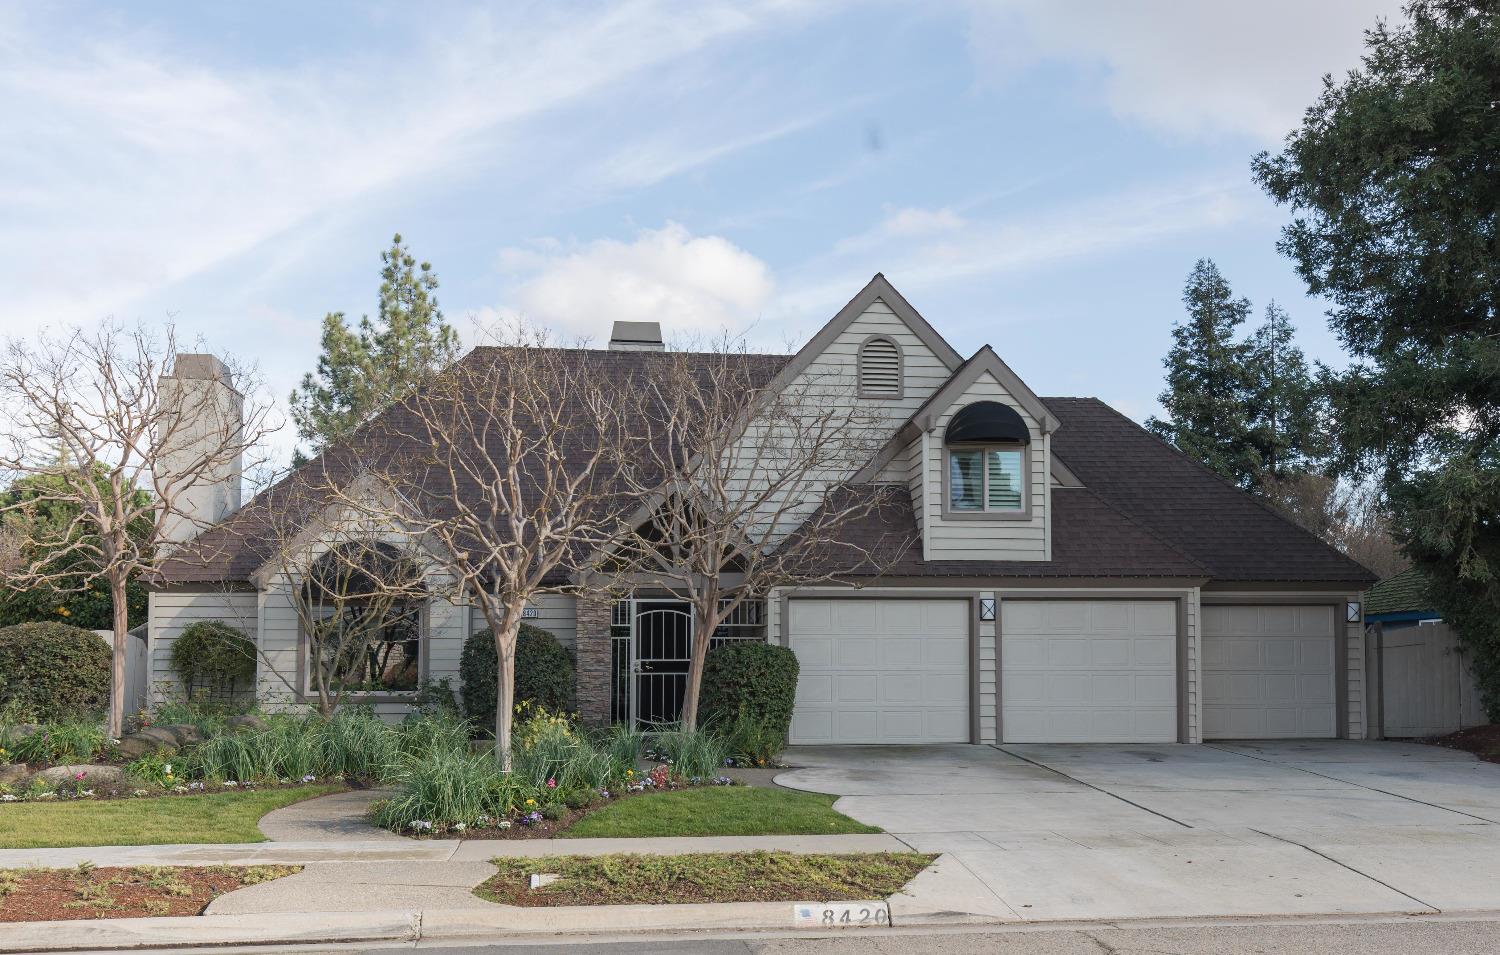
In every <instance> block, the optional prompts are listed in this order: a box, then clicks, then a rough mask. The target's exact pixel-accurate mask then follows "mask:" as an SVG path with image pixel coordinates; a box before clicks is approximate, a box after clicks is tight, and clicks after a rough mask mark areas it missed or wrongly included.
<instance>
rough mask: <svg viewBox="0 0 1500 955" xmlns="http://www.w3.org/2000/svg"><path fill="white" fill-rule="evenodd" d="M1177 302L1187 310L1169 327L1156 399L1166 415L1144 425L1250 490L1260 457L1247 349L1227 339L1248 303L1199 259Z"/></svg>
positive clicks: (1245, 315) (1246, 311)
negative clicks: (1169, 345) (1161, 382)
mask: <svg viewBox="0 0 1500 955" xmlns="http://www.w3.org/2000/svg"><path fill="white" fill-rule="evenodd" d="M1182 303H1183V305H1184V306H1186V308H1187V313H1188V316H1187V319H1186V320H1184V321H1180V322H1177V323H1175V324H1173V326H1172V339H1173V344H1172V349H1171V350H1170V351H1169V352H1168V353H1167V357H1166V359H1165V361H1164V362H1163V364H1164V365H1165V366H1166V369H1167V390H1166V391H1164V392H1162V393H1161V396H1160V397H1159V398H1158V399H1157V400H1159V401H1160V402H1161V405H1162V407H1163V408H1164V409H1166V412H1167V417H1166V418H1157V417H1155V416H1152V417H1151V418H1150V419H1149V420H1147V422H1146V427H1147V428H1148V429H1150V431H1151V432H1152V433H1153V434H1155V435H1157V436H1158V437H1160V438H1162V439H1164V440H1166V441H1169V442H1171V443H1172V444H1174V445H1176V446H1177V448H1178V449H1180V450H1181V451H1182V452H1183V453H1185V454H1188V455H1191V456H1192V457H1194V458H1197V459H1198V460H1199V461H1202V462H1203V463H1204V464H1205V465H1207V466H1208V467H1209V468H1210V469H1212V470H1214V471H1216V472H1218V473H1219V474H1221V475H1223V476H1224V477H1225V478H1227V479H1228V480H1230V481H1232V482H1234V483H1235V484H1236V485H1238V486H1240V487H1243V488H1254V487H1255V486H1256V485H1257V481H1258V474H1259V471H1260V456H1259V454H1258V452H1257V448H1256V445H1255V442H1254V435H1253V427H1252V423H1251V421H1250V411H1249V409H1250V397H1251V393H1252V389H1253V382H1252V380H1251V375H1250V372H1249V367H1248V365H1249V363H1248V360H1247V359H1248V353H1249V348H1248V346H1247V345H1245V344H1244V343H1242V342H1236V341H1235V333H1236V332H1237V331H1238V329H1239V327H1240V326H1241V325H1242V324H1244V322H1245V319H1246V318H1248V317H1249V315H1250V301H1249V299H1245V298H1235V297H1234V291H1233V290H1232V289H1231V288H1230V287H1229V283H1228V282H1227V281H1226V280H1225V279H1224V276H1223V275H1221V274H1220V273H1219V269H1218V267H1217V266H1216V265H1214V263H1213V262H1212V261H1210V260H1209V259H1199V260H1198V262H1197V264H1195V265H1194V266H1193V270H1192V271H1191V272H1189V273H1188V279H1187V284H1186V286H1184V288H1183V290H1182Z"/></svg>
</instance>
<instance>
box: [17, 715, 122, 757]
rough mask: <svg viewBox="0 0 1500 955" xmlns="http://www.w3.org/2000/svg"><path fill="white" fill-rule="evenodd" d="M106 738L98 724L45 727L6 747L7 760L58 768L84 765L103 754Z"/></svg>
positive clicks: (47, 725)
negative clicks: (64, 764)
mask: <svg viewBox="0 0 1500 955" xmlns="http://www.w3.org/2000/svg"><path fill="white" fill-rule="evenodd" d="M108 745H109V738H108V737H107V736H105V735H104V729H103V728H102V727H101V726H99V725H98V724H97V723H90V722H68V723H44V724H42V726H41V727H39V728H38V729H37V730H36V732H34V733H31V734H30V735H28V736H22V737H20V738H19V739H16V740H14V741H12V742H11V743H9V744H8V745H6V747H5V748H6V750H7V751H8V752H9V754H10V755H9V757H8V758H9V759H11V760H14V761H15V762H18V763H30V764H37V765H58V764H63V763H87V762H92V761H93V760H94V758H95V757H98V756H100V755H102V754H103V753H104V751H105V750H106V749H107V748H108Z"/></svg>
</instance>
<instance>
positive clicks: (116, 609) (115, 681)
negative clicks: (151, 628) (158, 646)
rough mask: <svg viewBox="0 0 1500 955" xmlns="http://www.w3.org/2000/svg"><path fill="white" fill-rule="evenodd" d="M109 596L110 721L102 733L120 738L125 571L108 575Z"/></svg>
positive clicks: (125, 636)
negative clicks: (110, 612) (111, 626)
mask: <svg viewBox="0 0 1500 955" xmlns="http://www.w3.org/2000/svg"><path fill="white" fill-rule="evenodd" d="M109 599H110V602H111V604H112V607H111V609H112V616H113V620H112V622H113V624H114V640H113V652H112V653H111V654H110V667H109V724H108V726H107V727H106V729H105V733H106V734H107V735H108V736H109V738H110V739H119V738H120V737H121V736H123V735H125V650H126V643H125V641H127V640H129V639H130V616H129V611H130V608H129V606H127V605H126V602H125V601H126V597H125V575H124V574H111V575H110V577H109Z"/></svg>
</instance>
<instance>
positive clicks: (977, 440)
mask: <svg viewBox="0 0 1500 955" xmlns="http://www.w3.org/2000/svg"><path fill="white" fill-rule="evenodd" d="M943 443H944V444H949V445H951V444H1030V443H1031V430H1030V429H1029V428H1027V427H1026V422H1025V420H1024V419H1022V417H1021V415H1020V414H1019V413H1018V412H1017V411H1016V409H1014V408H1012V407H1011V406H1010V405H1006V404H1001V403H1000V402H998V401H976V402H974V403H973V404H970V405H965V406H964V407H963V408H962V409H960V410H959V412H958V414H956V415H954V416H953V420H951V421H949V422H948V427H947V430H946V431H944V433H943Z"/></svg>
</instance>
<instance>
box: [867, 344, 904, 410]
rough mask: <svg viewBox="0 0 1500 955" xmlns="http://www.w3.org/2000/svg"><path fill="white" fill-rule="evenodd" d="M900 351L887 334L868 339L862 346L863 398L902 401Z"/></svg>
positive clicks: (902, 387) (902, 386)
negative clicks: (899, 399)
mask: <svg viewBox="0 0 1500 955" xmlns="http://www.w3.org/2000/svg"><path fill="white" fill-rule="evenodd" d="M901 372H902V368H901V348H900V347H899V346H898V345H897V344H896V343H895V341H894V340H892V339H890V338H887V337H885V336H884V335H875V336H872V337H870V338H867V339H865V343H864V344H863V345H861V346H859V396H860V397H861V398H900V397H902V396H903V395H904V392H905V387H904V383H903V382H902V380H901Z"/></svg>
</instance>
